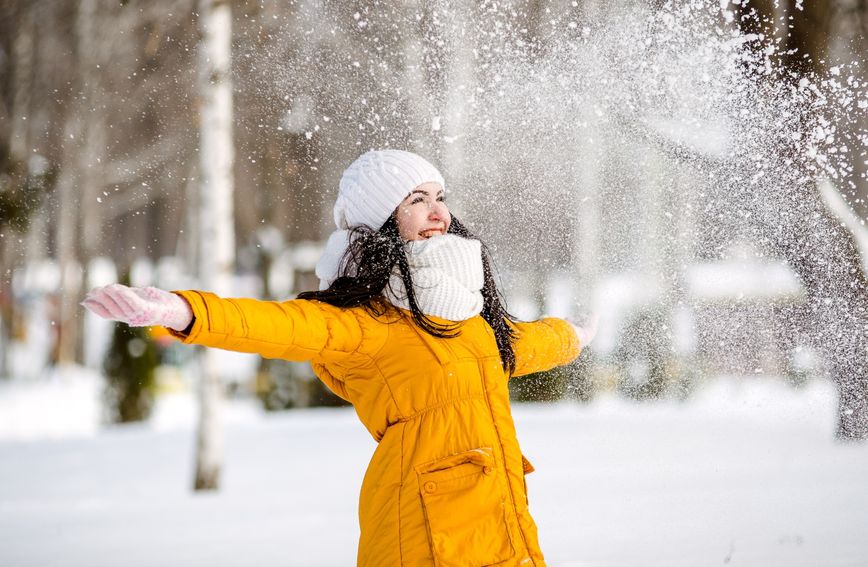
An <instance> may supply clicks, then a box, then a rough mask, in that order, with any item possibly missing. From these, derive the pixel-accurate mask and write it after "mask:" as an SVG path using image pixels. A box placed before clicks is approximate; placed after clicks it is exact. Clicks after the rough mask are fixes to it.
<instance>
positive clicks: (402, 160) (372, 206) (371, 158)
mask: <svg viewBox="0 0 868 567" xmlns="http://www.w3.org/2000/svg"><path fill="white" fill-rule="evenodd" d="M423 183H438V184H440V186H441V187H442V188H443V190H444V191H446V183H445V182H444V181H443V176H442V175H440V172H439V171H437V168H436V167H434V166H433V165H431V163H430V162H429V161H428V160H426V159H425V158H423V157H422V156H419V155H416V154H414V153H412V152H405V151H402V150H373V151H369V152H366V153H364V154H362V155H361V156H359V157H358V158H356V161H354V162H353V163H351V164H350V166H349V167H348V168H347V169H346V170H345V171H344V173H343V175H342V176H341V182H340V185H339V186H338V198H337V201H335V206H334V219H335V226H337V230H336V231H335V232H333V233H332V234H331V236H330V237H329V239H328V243H327V244H326V248H325V250H324V251H323V255H322V257H321V258H320V260H319V262H318V263H317V265H316V275H317V277H319V279H320V289H326V288H327V287H328V286H329V285H331V283H332V282H333V281H334V280H335V279H337V276H338V271H339V269H340V263H341V259H342V258H343V256H344V253H345V252H346V249H347V246H349V238H350V232H349V229H352V228H356V227H359V226H367V227H369V228H372V229H374V230H377V229H379V228H380V227H381V226H383V224H384V223H385V222H386V221H387V220H389V217H390V216H391V215H392V213H393V212H394V211H395V209H396V208H397V207H398V205H400V204H401V201H403V200H404V199H405V198H406V197H407V195H409V194H410V191H412V190H413V189H415V188H416V187H418V186H420V185H422V184H423Z"/></svg>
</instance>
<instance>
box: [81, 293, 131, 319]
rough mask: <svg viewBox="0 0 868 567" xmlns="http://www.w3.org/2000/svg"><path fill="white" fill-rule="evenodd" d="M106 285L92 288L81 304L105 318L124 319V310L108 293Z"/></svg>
mask: <svg viewBox="0 0 868 567" xmlns="http://www.w3.org/2000/svg"><path fill="white" fill-rule="evenodd" d="M107 287H108V286H104V287H97V288H94V289H92V290H91V291H90V293H88V294H87V296H86V297H85V299H84V301H82V302H81V304H82V305H84V306H85V307H86V308H88V309H89V310H90V311H92V312H93V313H96V314H97V315H99V316H100V317H103V318H105V319H115V320H117V321H124V320H125V319H124V312H123V310H122V309H121V308H120V306H118V304H117V302H115V300H114V299H113V298H112V297H111V295H109V293H108V291H107Z"/></svg>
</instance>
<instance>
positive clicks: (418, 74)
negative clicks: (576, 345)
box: [0, 0, 868, 567]
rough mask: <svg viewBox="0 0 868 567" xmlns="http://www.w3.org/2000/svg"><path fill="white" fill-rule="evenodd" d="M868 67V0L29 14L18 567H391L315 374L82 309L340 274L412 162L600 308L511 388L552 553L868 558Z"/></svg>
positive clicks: (18, 10) (7, 444) (560, 297)
mask: <svg viewBox="0 0 868 567" xmlns="http://www.w3.org/2000/svg"><path fill="white" fill-rule="evenodd" d="M866 54H868V1H866V0H683V1H666V0H610V1H603V0H573V1H570V0H504V1H490V0H480V1H477V2H469V1H467V2H461V1H451V0H431V1H423V0H406V1H397V0H363V1H353V2H349V1H347V2H339V1H332V0H320V1H315V0H284V1H278V0H158V1H150V2H145V1H142V0H0V565H3V566H10V567H13V566H14V567H19V566H47V565H58V564H62V565H87V566H95V565H96V566H99V565H119V564H120V565H128V566H132V565H200V564H202V565H204V564H209V565H217V566H220V565H227V566H228V565H239V564H250V565H293V566H295V565H298V566H305V567H310V566H341V565H352V564H354V562H355V557H356V546H357V544H358V537H359V534H358V525H357V522H358V511H357V498H358V491H359V486H360V484H361V482H362V476H363V474H364V471H365V465H366V463H367V461H368V459H369V458H370V456H371V454H372V453H373V452H374V450H375V449H376V447H377V444H376V442H375V441H374V440H373V439H372V438H371V437H370V435H369V434H368V433H367V432H366V431H365V429H364V428H363V427H362V426H361V425H360V424H359V423H358V421H357V419H356V417H355V413H354V412H353V408H352V407H350V406H349V405H348V404H347V403H346V402H344V401H343V400H342V399H340V398H339V397H338V396H336V395H334V394H333V393H332V392H330V391H329V390H328V388H327V387H326V386H325V385H323V384H322V383H321V382H320V381H319V380H317V378H316V377H315V376H314V374H313V371H312V369H311V367H310V365H309V364H307V363H298V362H287V361H281V360H268V359H265V358H261V357H259V356H256V355H249V354H238V353H231V352H226V351H217V350H213V349H212V350H209V349H201V348H199V347H191V346H187V345H182V344H181V343H180V342H179V341H177V340H176V339H175V338H174V337H172V336H170V335H169V334H167V333H166V332H165V331H163V330H161V329H160V328H155V327H154V328H147V327H139V328H136V327H128V326H126V325H121V324H115V323H112V322H109V321H106V320H103V319H100V318H98V317H96V316H94V315H93V314H91V313H88V312H87V311H86V310H85V309H84V308H82V306H81V305H80V304H79V303H80V302H81V301H82V299H83V298H84V295H85V293H87V291H88V290H89V289H91V288H93V287H95V286H103V285H107V284H110V283H114V282H120V283H125V284H127V285H134V286H156V287H160V288H163V289H167V290H182V289H200V290H209V291H214V292H216V293H219V294H221V295H223V296H226V297H255V298H259V299H273V300H286V299H290V298H293V297H295V295H296V294H298V293H300V292H302V291H305V290H312V289H316V288H317V284H318V280H317V277H316V276H315V274H314V266H315V264H316V262H317V260H318V258H319V257H320V254H321V252H322V250H323V247H324V245H325V240H326V239H327V238H328V236H329V233H330V232H331V231H332V230H333V229H334V224H333V221H332V208H331V207H332V204H333V203H334V199H335V191H336V187H337V185H338V181H339V179H340V176H341V172H342V171H343V170H344V168H346V167H347V165H348V164H349V163H350V162H352V161H353V160H354V159H355V158H356V157H357V156H358V155H360V154H362V153H363V152H365V151H367V150H370V149H380V148H394V149H406V150H410V151H413V152H416V153H419V154H421V155H423V156H426V157H427V158H428V159H429V160H430V161H431V162H432V163H434V164H436V165H437V167H438V168H439V169H440V171H442V172H443V175H444V178H445V180H446V194H447V199H448V203H449V208H450V210H451V211H453V214H455V215H456V216H457V217H460V218H461V220H462V222H463V223H464V224H466V225H467V226H469V227H471V228H472V230H473V232H474V233H476V234H478V235H480V236H482V237H483V238H484V240H485V242H486V243H487V244H488V246H489V248H490V250H491V254H492V257H493V259H494V262H495V271H496V277H497V279H498V281H499V282H500V284H501V285H502V289H503V290H504V295H505V300H506V303H507V308H508V309H509V311H510V312H511V313H512V314H513V315H515V316H516V317H517V318H519V319H521V320H534V319H537V318H539V317H542V316H547V315H550V316H556V317H568V318H572V319H573V320H579V321H581V320H583V318H586V317H588V316H589V315H590V314H596V315H598V316H599V321H600V323H599V331H598V334H597V336H596V338H595V340H594V342H593V344H591V345H589V346H588V348H587V349H585V350H584V351H583V352H582V354H581V356H580V358H579V359H578V360H577V361H576V362H574V363H571V364H569V365H567V366H563V367H559V368H556V369H554V370H551V371H547V372H541V373H537V374H533V375H530V376H527V377H522V378H515V379H513V380H511V381H510V384H509V388H510V396H511V400H512V403H513V415H514V417H515V422H516V428H517V432H518V436H519V439H520V441H521V443H522V449H523V451H524V453H525V454H526V455H527V456H528V458H529V459H531V460H532V461H533V463H534V467H535V468H536V472H534V474H532V475H529V476H528V479H527V490H528V493H529V497H528V499H529V503H530V508H531V511H532V512H533V514H534V517H535V518H536V521H537V523H538V525H539V531H540V541H541V545H542V548H543V551H544V552H545V554H546V560H547V562H548V564H549V565H551V566H554V567H578V566H591V565H594V566H598V565H599V566H643V565H648V566H651V565H659V566H669V565H678V566H685V567H686V566H691V567H692V566H697V565H721V564H723V565H747V566H778V565H780V566H833V565H834V566H854V567H856V566H864V565H868V537H866V535H868V490H866V487H868V484H866V483H868V279H866V274H868V227H866V219H868V58H866Z"/></svg>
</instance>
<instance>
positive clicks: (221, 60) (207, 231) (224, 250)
mask: <svg viewBox="0 0 868 567" xmlns="http://www.w3.org/2000/svg"><path fill="white" fill-rule="evenodd" d="M199 23H200V29H201V34H202V38H201V43H200V49H201V52H200V75H199V81H200V97H201V100H200V113H201V114H200V120H201V122H200V126H199V144H200V151H199V155H200V172H199V189H200V192H199V206H200V214H201V216H200V221H199V235H200V237H199V251H200V254H199V276H200V278H201V280H200V281H201V284H202V286H203V287H204V289H209V290H213V291H214V292H216V293H218V294H221V295H228V294H229V293H231V277H232V269H233V264H234V261H235V231H234V219H233V202H232V201H233V172H232V167H233V162H234V151H233V139H232V80H231V76H230V60H231V41H232V11H231V4H230V2H229V1H228V0H200V3H199ZM214 354H215V353H214V351H210V350H205V351H204V352H203V353H202V358H203V361H202V362H203V363H202V365H201V371H202V374H201V383H200V390H199V401H200V416H199V431H198V438H197V443H196V479H195V484H194V486H195V489H196V490H216V489H217V488H218V486H219V482H220V468H221V464H222V460H223V455H222V444H221V431H220V402H221V398H222V387H221V384H220V378H219V375H218V374H217V372H216V369H217V365H216V363H215V360H214Z"/></svg>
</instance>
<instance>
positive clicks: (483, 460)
mask: <svg viewBox="0 0 868 567" xmlns="http://www.w3.org/2000/svg"><path fill="white" fill-rule="evenodd" d="M465 463H472V464H474V465H479V466H480V467H486V466H491V465H492V464H494V450H493V449H492V448H491V447H480V448H478V449H471V450H470V451H464V452H463V453H456V454H455V455H449V456H448V457H444V458H442V459H437V460H436V461H429V462H427V463H422V464H421V465H416V472H417V473H419V474H425V473H431V472H436V471H442V470H445V469H451V468H454V467H457V466H458V465H463V464H465Z"/></svg>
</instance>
